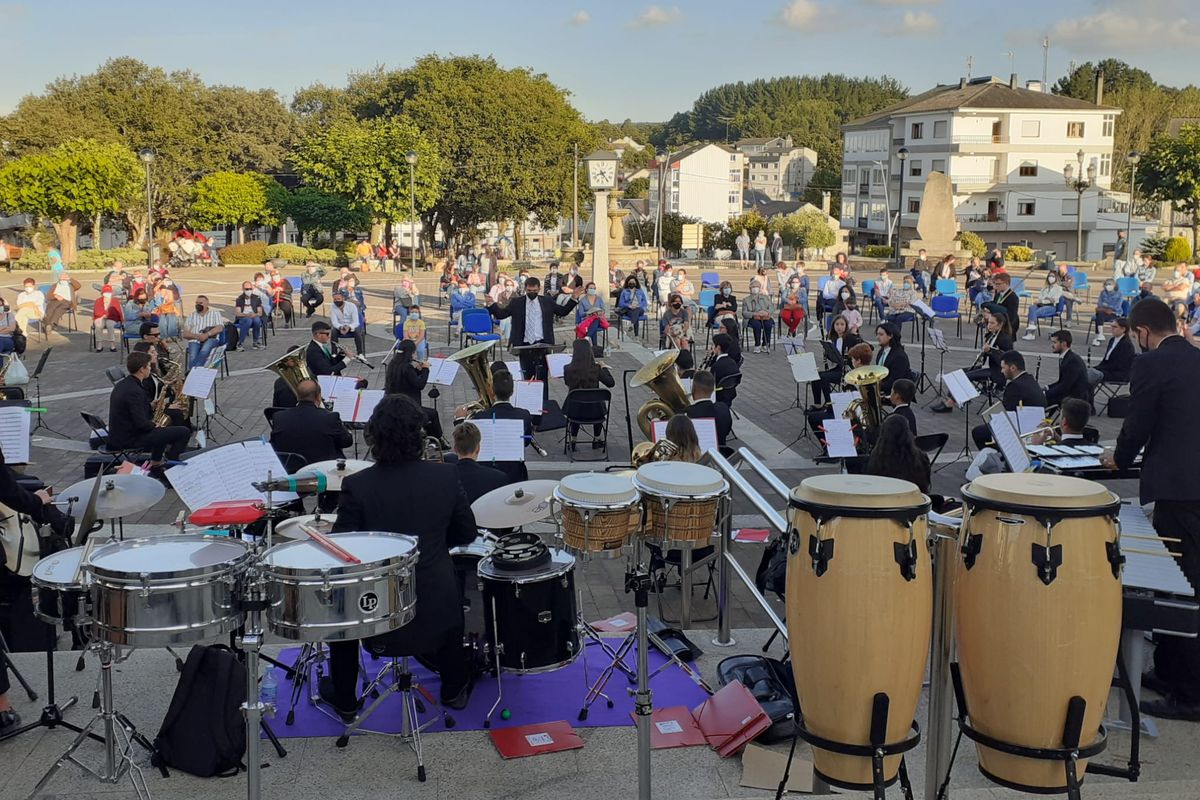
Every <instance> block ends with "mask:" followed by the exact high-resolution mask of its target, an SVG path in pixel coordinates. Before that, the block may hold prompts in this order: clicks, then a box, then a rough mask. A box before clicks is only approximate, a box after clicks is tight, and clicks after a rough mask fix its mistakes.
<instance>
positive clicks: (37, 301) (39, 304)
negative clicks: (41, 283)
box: [16, 278, 46, 334]
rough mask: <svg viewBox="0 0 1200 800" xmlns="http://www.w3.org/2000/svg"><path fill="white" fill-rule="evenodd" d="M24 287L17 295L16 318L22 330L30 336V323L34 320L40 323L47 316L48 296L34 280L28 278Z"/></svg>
mask: <svg viewBox="0 0 1200 800" xmlns="http://www.w3.org/2000/svg"><path fill="white" fill-rule="evenodd" d="M22 286H24V288H23V289H21V292H20V293H19V294H18V295H17V310H16V318H17V324H18V325H20V326H21V330H22V331H25V333H26V334H28V333H29V330H30V328H29V323H30V322H32V321H33V320H38V321H39V322H40V321H41V320H42V318H43V317H45V316H46V295H44V294H42V292H41V290H40V289H38V288H37V282H36V281H34V279H33V278H26V279H25V281H24V283H23V284H22Z"/></svg>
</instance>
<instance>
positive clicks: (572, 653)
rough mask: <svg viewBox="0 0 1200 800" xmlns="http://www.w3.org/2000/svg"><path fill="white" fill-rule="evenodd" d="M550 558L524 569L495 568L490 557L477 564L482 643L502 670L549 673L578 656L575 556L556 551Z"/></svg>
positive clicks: (519, 672)
mask: <svg viewBox="0 0 1200 800" xmlns="http://www.w3.org/2000/svg"><path fill="white" fill-rule="evenodd" d="M550 556H551V558H550V563H549V564H545V565H543V566H541V567H535V568H533V569H526V570H503V569H499V568H498V567H497V566H496V564H495V562H494V561H493V559H492V557H491V556H488V557H487V558H485V559H483V560H482V561H480V562H479V580H480V582H481V583H482V585H483V614H484V620H485V623H486V625H487V641H488V642H489V643H490V644H491V646H492V648H493V652H498V654H499V658H500V666H501V667H502V668H503V669H505V670H507V671H508V672H513V673H517V674H522V675H524V674H531V673H536V672H551V671H553V670H556V669H559V668H561V667H565V666H567V665H568V664H570V663H571V662H572V661H574V660H575V658H576V657H577V656H578V655H579V651H580V648H579V631H578V629H577V628H576V624H577V619H576V605H575V602H576V601H575V558H574V556H572V555H570V554H569V553H565V552H563V551H561V550H553V551H551V553H550Z"/></svg>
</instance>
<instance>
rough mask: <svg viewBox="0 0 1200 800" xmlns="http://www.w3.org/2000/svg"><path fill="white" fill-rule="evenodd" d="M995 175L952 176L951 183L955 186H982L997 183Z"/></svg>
mask: <svg viewBox="0 0 1200 800" xmlns="http://www.w3.org/2000/svg"><path fill="white" fill-rule="evenodd" d="M996 181H997V178H996V176H995V175H951V176H950V182H951V183H953V184H954V185H955V186H978V185H980V184H988V183H996Z"/></svg>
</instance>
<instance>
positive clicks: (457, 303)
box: [450, 281, 475, 325]
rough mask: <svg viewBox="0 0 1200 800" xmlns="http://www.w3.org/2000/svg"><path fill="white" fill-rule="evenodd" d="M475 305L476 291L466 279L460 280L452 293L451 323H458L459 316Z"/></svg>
mask: <svg viewBox="0 0 1200 800" xmlns="http://www.w3.org/2000/svg"><path fill="white" fill-rule="evenodd" d="M474 307H475V293H474V292H472V291H471V287H470V286H468V285H467V283H466V281H459V282H458V283H457V284H456V286H455V289H454V293H453V294H451V295H450V324H451V325H458V320H459V317H461V316H462V312H463V311H465V310H466V309H468V308H474Z"/></svg>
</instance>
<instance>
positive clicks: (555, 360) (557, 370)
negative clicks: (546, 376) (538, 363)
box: [546, 353, 571, 378]
mask: <svg viewBox="0 0 1200 800" xmlns="http://www.w3.org/2000/svg"><path fill="white" fill-rule="evenodd" d="M570 361H571V354H570V353H550V354H548V355H547V356H546V364H547V365H549V367H550V377H551V378H561V377H562V376H563V370H564V369H565V368H566V366H567V364H569V363H570Z"/></svg>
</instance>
